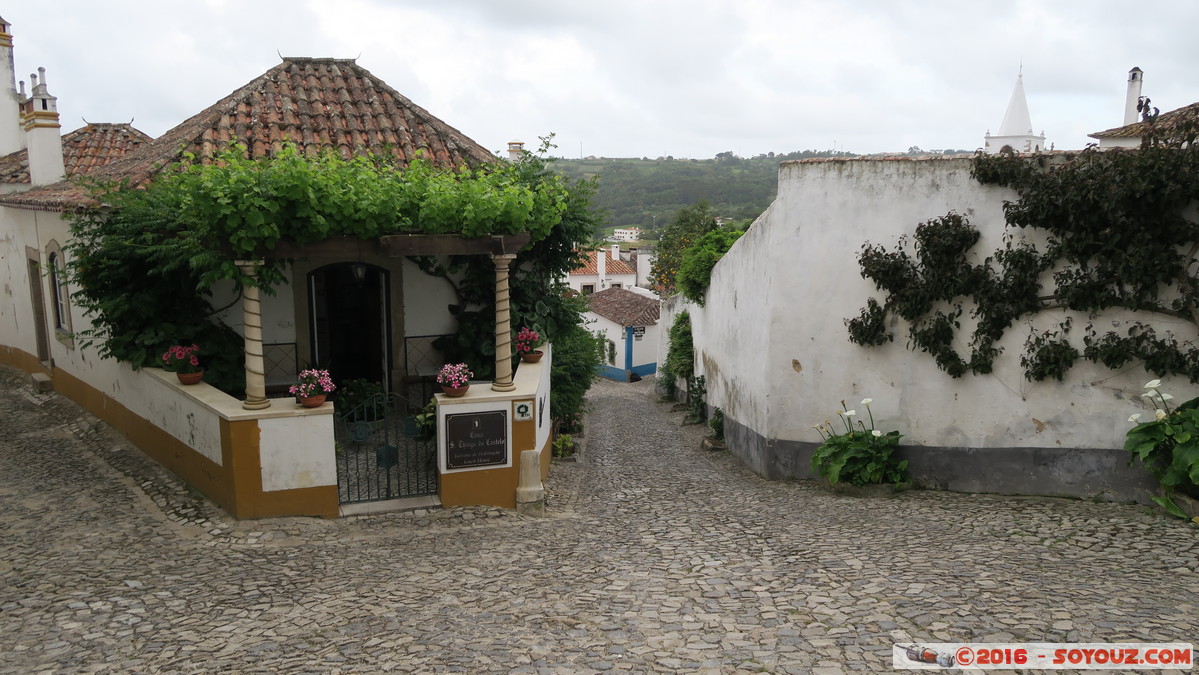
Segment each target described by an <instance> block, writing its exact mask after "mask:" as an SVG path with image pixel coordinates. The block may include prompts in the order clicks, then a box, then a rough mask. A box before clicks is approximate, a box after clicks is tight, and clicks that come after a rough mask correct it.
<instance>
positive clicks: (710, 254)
mask: <svg viewBox="0 0 1199 675" xmlns="http://www.w3.org/2000/svg"><path fill="white" fill-rule="evenodd" d="M743 234H745V233H744V232H742V231H740V230H725V229H717V230H712V231H711V232H708V233H706V234H704V235H703V236H701V237H700V238H699V239H697V240H696V241H695V244H694V245H692V246H691V248H689V249H687V250H686V251H684V252H683V260H682V262H681V263H680V264H679V271H678V275H677V277H676V283H677V284H678V288H679V291H680V292H682V294H683V297H685V298H687V299H688V300H691V301H693V302H695V303H696V304H698V305H699V306H700V307H703V305H704V294H705V293H707V291H708V286H709V285H710V284H711V282H712V268H713V267H715V266H716V263H717V262H719V261H720V259H721V258H722V257H724V254H725V253H727V252H728V250H729V249H730V248H732V246H733V244H735V243H737V240H738V239H740V238H741V235H743Z"/></svg>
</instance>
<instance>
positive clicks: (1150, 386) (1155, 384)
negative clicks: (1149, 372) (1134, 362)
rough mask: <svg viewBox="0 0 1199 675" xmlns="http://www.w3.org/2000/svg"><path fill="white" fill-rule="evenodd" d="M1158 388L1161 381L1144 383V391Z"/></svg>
mask: <svg viewBox="0 0 1199 675" xmlns="http://www.w3.org/2000/svg"><path fill="white" fill-rule="evenodd" d="M1160 386H1162V381H1161V380H1149V381H1148V382H1146V383H1145V388H1146V389H1157V388H1158V387H1160Z"/></svg>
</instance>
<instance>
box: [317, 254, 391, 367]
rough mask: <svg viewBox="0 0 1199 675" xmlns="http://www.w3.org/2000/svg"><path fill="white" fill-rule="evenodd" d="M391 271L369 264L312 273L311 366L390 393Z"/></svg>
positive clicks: (329, 267)
mask: <svg viewBox="0 0 1199 675" xmlns="http://www.w3.org/2000/svg"><path fill="white" fill-rule="evenodd" d="M388 289H389V285H388V273H387V270H385V269H383V268H382V267H377V266H375V265H368V264H365V263H337V264H334V265H326V266H325V267H321V268H320V269H317V270H315V271H313V272H311V273H309V275H308V297H309V302H310V303H311V304H310V307H309V310H310V313H309V317H310V319H309V321H310V324H311V325H310V327H309V329H310V331H311V336H312V363H313V367H316V368H326V369H328V370H329V374H330V375H332V376H333V381H334V382H335V383H337V384H338V385H339V386H340V385H341V384H342V383H344V382H345V381H346V380H356V379H363V380H368V381H370V382H378V383H380V384H382V385H383V387H384V388H385V389H386V390H388V391H390V390H391V382H390V381H389V374H390V372H391V364H390V359H391V322H390V312H389V311H388V307H389V306H390V301H389V297H388Z"/></svg>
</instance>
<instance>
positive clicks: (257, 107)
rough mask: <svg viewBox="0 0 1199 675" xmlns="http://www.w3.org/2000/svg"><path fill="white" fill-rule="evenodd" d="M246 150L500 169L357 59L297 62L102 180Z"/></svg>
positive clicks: (44, 197)
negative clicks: (186, 157) (237, 147)
mask: <svg viewBox="0 0 1199 675" xmlns="http://www.w3.org/2000/svg"><path fill="white" fill-rule="evenodd" d="M232 140H236V141H238V142H240V143H243V144H245V145H246V147H247V148H248V150H249V153H250V154H251V155H253V156H254V157H262V156H265V155H267V154H269V153H271V152H272V151H274V150H275V149H277V148H278V147H280V145H281V144H282V143H283V142H285V141H291V142H294V143H296V144H297V145H298V146H299V147H300V148H301V149H302V150H303V151H304V152H306V153H308V154H310V155H315V154H317V153H319V152H321V151H323V150H325V149H328V148H332V149H335V150H337V151H338V152H340V153H341V155H342V156H343V157H350V156H352V155H355V154H364V153H365V152H367V151H372V152H376V153H389V154H391V155H393V156H395V157H396V158H397V159H398V160H399V161H400V162H401V163H407V162H408V161H410V160H411V159H413V158H414V157H416V156H417V153H421V154H422V155H423V156H424V157H425V158H427V159H429V160H431V161H432V162H434V163H435V164H437V165H439V166H476V165H479V164H484V163H487V162H492V161H495V160H496V157H495V155H493V154H492V153H490V152H488V151H487V149H486V148H484V147H483V146H481V145H479V144H478V143H476V142H474V141H473V140H471V139H470V138H467V137H466V136H465V135H464V134H462V132H460V131H458V130H457V129H455V128H453V127H451V126H450V125H448V124H446V123H445V122H442V121H441V120H439V119H437V118H436V117H434V116H433V115H431V114H429V112H428V111H426V110H425V109H424V108H421V107H420V106H418V105H416V104H415V103H413V102H412V101H410V100H409V99H408V98H407V97H405V96H404V95H402V94H400V93H399V92H398V91H396V90H395V89H392V88H391V87H390V86H388V85H387V84H386V83H385V82H383V81H382V80H380V79H378V78H376V77H375V76H374V75H372V74H371V73H370V71H368V70H367V69H365V68H363V67H362V66H359V65H358V64H357V63H355V61H354V60H353V59H317V58H306V57H305V58H293V57H288V58H285V59H284V60H283V62H282V63H280V64H279V65H277V66H275V67H274V68H271V69H270V70H268V71H266V72H265V73H263V74H262V75H261V76H259V77H257V78H255V79H254V80H253V81H251V82H249V83H248V84H246V85H244V86H242V87H241V88H239V89H237V90H236V91H234V92H233V93H231V94H229V95H228V96H226V97H225V98H223V99H221V100H220V101H217V102H216V103H214V104H213V105H212V106H209V107H208V108H206V109H205V110H203V111H201V112H200V113H198V114H197V115H195V116H193V117H192V118H190V119H188V120H187V121H185V122H183V123H182V124H180V125H179V126H177V127H175V128H174V129H171V130H170V131H167V132H166V133H164V134H163V135H162V136H160V137H159V138H157V139H155V140H153V141H151V142H149V143H146V144H144V145H143V146H142V147H141V149H139V150H138V151H137V152H134V153H130V154H129V155H127V156H126V157H125V158H123V159H121V160H120V161H117V162H113V163H112V164H109V165H108V166H105V167H103V168H102V169H100V170H98V171H96V172H95V174H94V175H95V177H96V178H98V179H101V180H119V179H126V178H127V179H131V180H133V181H136V182H144V181H146V180H148V179H150V178H152V177H153V176H154V175H155V174H156V173H158V172H159V171H161V170H162V169H163V168H164V167H166V166H168V165H169V164H171V163H172V162H175V161H177V160H178V159H179V158H180V157H181V156H182V154H183V153H184V152H191V153H194V154H195V155H196V156H197V157H200V158H201V159H203V158H208V157H212V156H213V153H215V152H217V151H219V150H220V149H222V148H224V147H225V146H226V145H227V144H228V143H229V142H230V141H232ZM86 201H87V196H86V190H84V189H83V188H81V187H79V186H77V185H74V184H72V183H70V182H69V181H64V182H62V183H56V184H54V185H47V186H44V187H40V188H36V189H33V190H29V191H28V192H22V193H14V194H9V195H4V196H3V197H0V204H11V205H16V206H24V207H27V208H43V209H61V208H65V207H68V206H73V205H81V204H85V203H86Z"/></svg>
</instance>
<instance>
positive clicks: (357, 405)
mask: <svg viewBox="0 0 1199 675" xmlns="http://www.w3.org/2000/svg"><path fill="white" fill-rule="evenodd" d="M336 410H337V414H338V415H341V416H343V417H345V418H346V419H347V420H349V421H351V422H375V421H378V420H381V419H383V418H384V417H386V415H387V396H386V392H385V391H384V389H383V385H382V384H380V383H378V382H371V381H370V380H363V379H354V380H346V381H345V382H343V383H342V384H341V387H340V388H339V391H338V392H337V399H336Z"/></svg>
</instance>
